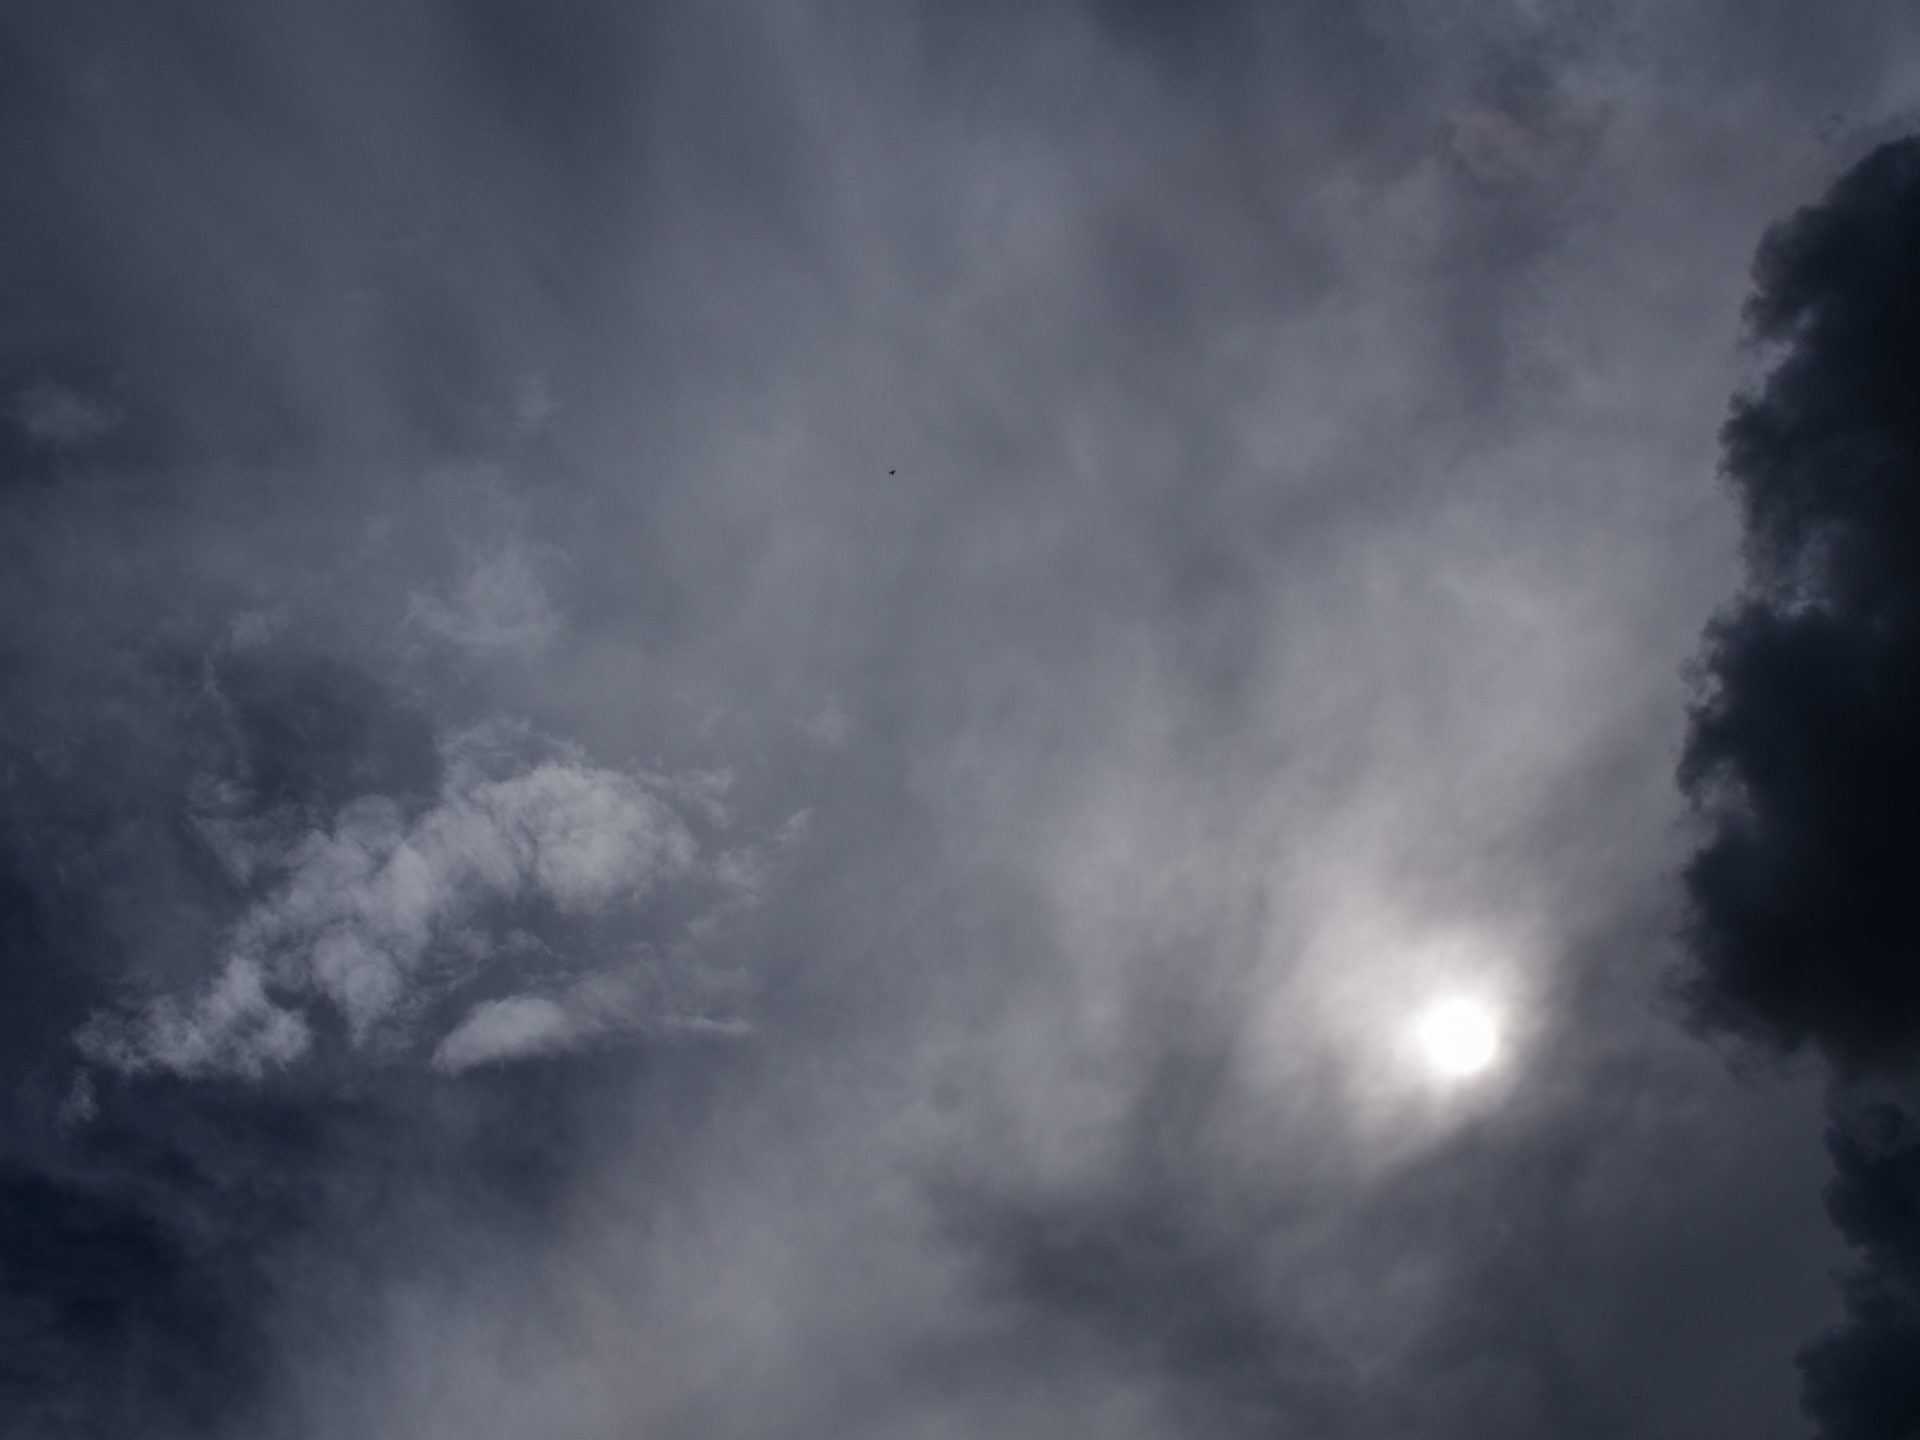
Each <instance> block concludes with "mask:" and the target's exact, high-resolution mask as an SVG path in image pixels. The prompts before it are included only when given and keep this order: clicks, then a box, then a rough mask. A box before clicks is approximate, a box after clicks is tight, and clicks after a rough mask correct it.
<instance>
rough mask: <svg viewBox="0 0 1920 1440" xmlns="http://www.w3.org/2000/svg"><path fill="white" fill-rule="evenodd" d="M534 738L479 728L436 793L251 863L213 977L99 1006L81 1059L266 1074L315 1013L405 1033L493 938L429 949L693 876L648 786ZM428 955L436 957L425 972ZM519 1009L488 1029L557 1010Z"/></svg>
mask: <svg viewBox="0 0 1920 1440" xmlns="http://www.w3.org/2000/svg"><path fill="white" fill-rule="evenodd" d="M527 748H528V747H527V737H526V736H524V735H523V734H518V733H516V732H512V731H505V732H503V731H501V730H500V729H498V728H497V727H496V728H490V729H483V730H479V731H474V732H469V733H468V734H465V735H463V736H460V737H457V738H456V739H455V740H454V741H452V742H451V743H450V744H449V745H448V747H447V766H446V775H445V779H444V781H443V784H442V786H441V789H440V793H439V795H438V796H437V797H436V798H435V799H434V801H433V803H431V804H430V805H428V806H426V807H425V808H424V809H422V810H420V811H419V812H418V813H416V814H411V815H409V814H408V813H406V811H405V809H404V808H403V807H402V805H400V804H399V803H397V802H396V801H394V800H391V799H388V798H386V797H382V796H366V797H362V798H360V799H357V800H354V801H352V802H350V803H349V804H347V805H346V806H344V807H343V808H342V809H341V810H340V811H339V813H338V814H337V815H336V816H335V817H334V819H333V821H332V823H331V824H329V825H327V826H325V827H323V828H320V829H315V830H313V831H310V832H307V833H305V834H301V835H298V836H294V837H291V838H289V839H287V840H286V841H284V842H283V843H282V845H281V846H280V848H279V851H278V853H277V854H275V855H273V856H271V857H268V858H267V859H265V860H264V861H262V860H259V859H256V860H255V862H254V864H255V866H257V867H258V868H262V869H266V870H268V871H270V872H272V873H273V875H274V877H275V878H274V879H273V881H272V882H271V883H270V884H269V885H268V886H267V887H266V889H265V893H264V894H263V895H262V896H261V897H260V898H259V899H258V900H257V901H255V902H254V903H253V904H252V905H251V906H250V907H249V908H248V910H247V912H246V913H245V914H244V915H243V916H242V917H241V919H240V920H239V921H238V922H237V923H236V924H235V925H234V926H233V927H232V931H231V933H230V935H229V938H228V942H227V948H226V950H225V953H224V955H223V957H222V960H221V963H220V968H219V973H218V976H217V978H216V979H215V980H214V981H213V982H212V983H211V984H210V985H209V986H207V987H206V988H205V989H204V990H203V991H202V992H200V993H199V994H198V995H197V996H194V997H191V998H186V999H182V998H180V997H177V996H163V997H161V998H159V999H156V1000H154V1001H152V1002H150V1003H148V1004H146V1005H144V1006H141V1007H139V1008H137V1009H135V1010H134V1011H132V1012H131V1013H119V1014H115V1013H102V1014H98V1015H96V1016H95V1017H94V1018H93V1019H92V1020H90V1021H89V1022H88V1024H87V1025H86V1027H85V1028H84V1029H83V1030H82V1031H81V1034H80V1037H79V1044H80V1049H81V1051H82V1053H83V1054H85V1055H86V1056H87V1057H88V1058H89V1059H91V1060H93V1061H95V1062H96V1063H99V1064H102V1065H106V1066H109V1067H111V1068H113V1069H115V1070H119V1071H122V1072H125V1073H129V1074H140V1073H145V1072H150V1071H164V1072H169V1073H174V1074H180V1075H196V1076H197V1075H209V1074H221V1073H226V1074H245V1075H256V1074H259V1073H260V1072H261V1071H263V1070H265V1069H267V1068H269V1067H274V1066H282V1065H286V1064H288V1063H290V1062H292V1061H293V1060H296V1059H298V1058H300V1057H301V1056H302V1055H303V1054H305V1053H306V1052H307V1050H308V1049H309V1047H310V1045H311V1043H312V1031H311V1028H310V1025H309V1023H308V1019H307V1018H306V1017H307V1013H308V1011H309V1010H310V1009H311V1008H312V1007H313V1006H315V1005H319V1006H322V1007H324V1008H326V1009H328V1010H330V1011H331V1012H332V1013H333V1014H334V1015H335V1016H336V1017H338V1019H339V1020H341V1021H343V1022H344V1024H345V1026H346V1031H347V1036H348V1039H349V1042H350V1043H351V1044H352V1045H353V1046H354V1047H355V1048H364V1047H365V1046H367V1045H368V1044H369V1043H371V1042H372V1041H374V1040H375V1039H376V1038H377V1037H380V1036H381V1035H382V1034H383V1033H384V1032H385V1031H386V1030H387V1029H388V1028H389V1027H390V1026H392V1025H396V1024H397V1025H401V1026H403V1027H404V1024H405V1022H406V1021H407V1019H408V1018H409V1015H410V1010H411V1008H412V1007H413V1005H415V1004H416V1003H417V1002H418V1000H419V999H420V998H421V997H420V996H419V995H417V994H416V993H415V992H416V990H417V989H418V987H420V986H421V985H422V984H423V983H432V984H435V985H439V986H442V987H444V986H446V985H448V984H449V983H452V982H454V981H458V980H460V979H464V978H467V977H466V975H465V974H464V973H462V972H466V971H471V970H473V969H476V968H478V967H479V966H480V965H482V964H484V962H485V960H486V959H487V958H488V957H489V956H490V954H491V953H492V952H493V951H494V950H495V949H496V948H497V947H498V943H499V942H498V940H497V939H483V940H482V941H481V942H480V944H479V947H478V948H479V954H478V956H477V957H474V956H472V955H471V953H470V954H469V956H468V957H467V958H465V959H459V960H449V958H448V957H446V956H444V955H441V956H436V951H437V950H439V949H444V948H445V947H446V946H447V944H448V942H450V941H451V940H453V939H455V938H457V937H458V936H459V935H460V932H462V931H465V930H469V929H471V928H472V927H474V926H479V927H481V928H482V930H485V929H486V928H487V926H488V925H489V923H490V922H489V918H488V917H489V915H490V914H491V915H496V916H497V915H498V914H500V913H503V912H502V910H501V907H507V906H524V905H527V904H530V903H534V904H543V905H545V906H546V907H548V908H550V909H551V910H552V911H554V912H557V913H558V914H559V915H560V916H562V917H585V916H591V915H593V914H596V913H599V912H603V911H606V910H609V909H613V908H616V907H632V906H635V905H637V904H639V903H640V902H642V901H643V900H645V899H647V898H648V897H649V896H651V895H652V894H654V893H655V892H656V891H658V890H659V889H660V888H661V887H663V886H665V885H668V884H671V883H672V882H675V881H678V880H684V879H687V878H689V877H691V876H692V875H694V873H695V871H696V869H697V866H698V863H699V858H700V853H699V847H698V845H697V844H696V842H695V839H694V837H693V834H692V832H691V831H690V830H689V829H688V827H687V824H686V822H685V821H684V820H683V819H682V818H681V817H680V815H679V814H678V813H677V812H676V811H675V810H674V808H673V807H672V805H671V804H670V803H669V802H668V801H667V799H666V798H665V797H664V795H663V794H662V793H661V790H660V788H659V787H658V786H657V785H656V784H655V783H654V782H652V781H651V780H650V779H648V778H646V777H642V776H637V775H632V774H627V773H623V772H619V771H613V770H607V769H603V768H600V767H597V766H594V765H592V764H590V763H588V762H587V761H586V760H585V759H584V758H583V757H582V756H580V755H579V754H578V753H577V752H574V751H571V750H568V749H566V748H565V747H551V746H549V747H546V753H544V754H536V755H532V756H529V755H527V754H525V753H524V752H525V751H526V749H527ZM491 923H492V924H493V925H495V926H496V927H498V926H499V925H500V923H501V922H500V921H499V920H498V919H495V920H493V921H492V922H491ZM466 948H467V950H468V951H469V952H471V951H472V950H473V948H474V947H473V944H472V942H471V940H469V941H468V942H467V946H466ZM430 958H438V959H439V960H440V961H441V963H440V964H439V965H438V966H436V967H434V968H435V974H434V975H432V976H427V975H424V974H423V971H425V970H426V969H427V968H428V962H429V960H430ZM449 965H452V966H453V970H452V973H451V975H449V974H448V973H447V971H448V967H449ZM526 1003H527V1004H528V1005H531V1006H535V1007H536V1008H534V1009H531V1010H523V1011H521V1012H515V1011H512V1010H508V1011H505V1012H502V1015H503V1017H504V1018H501V1017H496V1019H495V1020H493V1021H491V1022H488V1024H490V1025H491V1026H492V1028H491V1029H487V1030H486V1031H485V1033H487V1034H492V1035H503V1034H505V1033H507V1030H508V1029H515V1027H517V1029H515V1033H520V1034H523V1035H524V1034H531V1033H532V1028H530V1027H533V1028H537V1026H538V1023H539V1019H540V1017H541V1015H543V1014H544V1013H545V1012H544V1011H541V1010H539V1009H538V1008H537V1006H538V1005H539V1004H546V1003H548V1002H534V1001H528V1002H526ZM503 1026H504V1027H506V1028H505V1029H503V1028H502V1027H503ZM483 1028H484V1027H483ZM549 1030H550V1031H551V1027H549ZM462 1043H463V1044H474V1043H479V1042H477V1041H473V1042H462ZM455 1050H456V1053H465V1052H464V1051H462V1050H461V1049H460V1047H459V1046H456V1047H455Z"/></svg>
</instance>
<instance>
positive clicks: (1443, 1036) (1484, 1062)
mask: <svg viewBox="0 0 1920 1440" xmlns="http://www.w3.org/2000/svg"><path fill="white" fill-rule="evenodd" d="M1415 1033H1416V1035H1417V1038H1418V1039H1419V1042H1420V1052H1421V1054H1423V1055H1424V1056H1425V1057H1426V1060H1427V1064H1429V1065H1430V1066H1432V1067H1433V1069H1434V1070H1435V1071H1436V1072H1438V1073H1439V1074H1441V1075H1445V1076H1448V1077H1453V1076H1465V1075H1473V1074H1476V1073H1478V1072H1479V1071H1482V1070H1484V1069H1486V1068H1487V1067H1488V1066H1489V1065H1491V1064H1492V1063H1493V1062H1494V1059H1495V1058H1496V1057H1497V1056H1498V1055H1499V1053H1500V1024H1499V1021H1498V1020H1497V1019H1496V1018H1495V1016H1494V1013H1493V1011H1492V1010H1490V1009H1488V1008H1487V1006H1485V1005H1483V1004H1482V1003H1481V1002H1480V1001H1478V1000H1471V999H1467V998H1465V997H1455V998H1453V999H1449V1000H1442V1001H1439V1002H1438V1003H1437V1004H1435V1005H1433V1006H1432V1007H1431V1008H1429V1009H1428V1010H1427V1011H1426V1012H1425V1013H1424V1014H1423V1015H1421V1017H1420V1019H1419V1022H1418V1024H1417V1026H1416V1032H1415Z"/></svg>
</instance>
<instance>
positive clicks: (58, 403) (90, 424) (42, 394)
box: [7, 380, 120, 451]
mask: <svg viewBox="0 0 1920 1440" xmlns="http://www.w3.org/2000/svg"><path fill="white" fill-rule="evenodd" d="M7 413H8V416H9V418H11V419H12V421H13V423H14V424H15V425H17V426H19V428H20V431H21V433H22V434H23V435H24V436H25V437H26V439H27V442H28V443H29V444H31V445H35V446H39V447H44V448H45V449H48V450H56V451H67V450H80V449H84V448H85V447H86V446H87V445H90V444H92V443H93V442H94V441H96V440H101V439H104V438H105V437H106V436H108V435H110V434H112V433H113V431H114V429H115V427H116V426H118V425H119V424H120V414H119V412H118V411H117V410H115V409H114V408H113V407H112V406H110V405H107V404H104V403H102V402H100V401H97V400H90V399H88V398H87V397H86V396H85V395H82V394H81V393H79V392H78V391H77V390H72V389H69V388H68V387H67V386H65V385H60V384H57V383H55V382H54V381H51V380H43V381H40V382H39V383H38V384H35V385H29V386H28V387H27V388H26V389H24V390H21V391H19V392H18V393H17V394H15V395H14V397H13V399H12V401H11V402H10V403H9V404H8V406H7Z"/></svg>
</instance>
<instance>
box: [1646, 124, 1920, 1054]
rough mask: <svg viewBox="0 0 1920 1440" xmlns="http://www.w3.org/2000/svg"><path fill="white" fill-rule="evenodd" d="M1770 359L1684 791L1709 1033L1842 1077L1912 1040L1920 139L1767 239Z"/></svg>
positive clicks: (1916, 1039) (1761, 317) (1737, 423)
mask: <svg viewBox="0 0 1920 1440" xmlns="http://www.w3.org/2000/svg"><path fill="white" fill-rule="evenodd" d="M1755 277H1756V281H1757V287H1758V288H1757V293H1756V294H1755V296H1754V298H1753V300H1752V301H1751V302H1750V304H1749V307H1748V314H1749V317H1750V319H1751V321H1752V324H1753V327H1754V330H1755V334H1756V337H1757V338H1758V340H1759V341H1760V342H1761V343H1762V344H1763V345H1767V346H1771V347H1773V348H1774V351H1775V355H1774V364H1773V368H1772V370H1771V372H1770V374H1769V375H1768V376H1767V378H1766V380H1765V382H1764V384H1763V385H1762V386H1761V387H1760V388H1759V389H1758V390H1757V391H1756V392H1754V393H1752V394H1749V395H1746V396H1744V397H1742V398H1741V400H1740V401H1739V402H1738V404H1737V405H1736V406H1735V410H1734V414H1733V417H1732V418H1731V419H1730V420H1729V421H1728V423H1727V426H1726V429H1725V433H1724V441H1725V447H1726V448H1725V467H1726V473H1727V475H1728V477H1729V479H1730V480H1731V481H1732V483H1733V486H1734V488H1735V490H1736V492H1737V493H1738V495H1739V498H1740V501H1741V505H1742V508H1743V512H1744V515H1745V519H1746V531H1747V545H1748V553H1749V560H1750V565H1749V588H1748V593H1747V594H1746V595H1745V596H1744V597H1743V598H1742V599H1741V600H1740V602H1739V603H1738V604H1736V605H1735V606H1734V607H1733V608H1732V609H1730V610H1728V611H1727V612H1725V613H1724V614H1722V615H1721V617H1720V618H1719V619H1718V620H1717V621H1716V623H1715V624H1714V627H1713V629H1712V631H1711V632H1710V634H1709V637H1708V643H1707V648H1706V653H1705V655H1704V657H1703V661H1702V676H1703V691H1702V694H1701V697H1700V699H1699V702H1698V704H1697V706H1696V708H1695V710H1694V713H1693V717H1692V724H1691V729H1690V731H1689V734H1688V737H1687V743H1686V749H1685V754H1684V758H1683V761H1682V765H1681V782H1682V784H1683V786H1684V787H1685V788H1686V790H1687V792H1688V793H1689V794H1690V795H1691V796H1692V797H1693V799H1694V801H1695V803H1696V805H1697V806H1698V807H1699V809H1700V810H1701V812H1702V813H1703V815H1704V817H1705V819H1706V822H1707V827H1708V834H1707V838H1706V840H1705V843H1703V844H1702V845H1701V847H1700V848H1699V850H1698V851H1697V853H1696V854H1695V855H1694V857H1693V860H1692V862H1691V863H1690V864H1689V866H1688V868H1687V872H1686V884H1687V898H1688V902H1689V920H1688V931H1687V936H1688V942H1689V950H1690V955H1691V958H1692V963H1693V967H1694V968H1693V970H1692V972H1691V975H1690V978H1689V979H1688V981H1687V990H1688V994H1689V996H1690V997H1691V999H1692V1001H1693V1003H1694V1006H1695V1009H1696V1012H1697V1013H1698V1015H1699V1016H1700V1018H1701V1019H1702V1020H1704V1021H1706V1022H1709V1023H1712V1024H1715V1025H1719V1026H1724V1027H1727V1028H1730V1029H1733V1030H1737V1031H1741V1032H1744V1033H1749V1034H1753V1035H1756V1036H1759V1037H1763V1038H1765V1039H1767V1040H1770V1041H1773V1042H1775V1043H1777V1044H1780V1045H1782V1046H1785V1047H1788V1048H1792V1047H1794V1046H1797V1045H1800V1044H1803V1043H1807V1042H1812V1043H1814V1044H1816V1045H1818V1046H1819V1047H1820V1048H1821V1049H1822V1050H1823V1051H1825V1052H1826V1053H1827V1054H1828V1055H1829V1056H1831V1057H1832V1058H1833V1059H1834V1060H1836V1061H1837V1062H1839V1063H1840V1064H1842V1065H1843V1066H1849V1067H1851V1066H1862V1065H1873V1064H1876V1063H1898V1062H1899V1061H1900V1060H1901V1059H1903V1058H1904V1057H1907V1056H1911V1055H1912V1054H1913V1053H1914V1052H1915V1048H1916V1044H1917V1043H1920V897H1917V896H1916V892H1915V890H1914V887H1913V885H1912V883H1911V881H1912V877H1913V875H1914V874H1915V873H1920V823H1916V818H1915V817H1916V816H1920V743H1916V739H1915V737H1916V736H1920V407H1916V406H1915V405H1914V404H1913V403H1912V396H1911V394H1910V390H1911V385H1910V377H1911V376H1912V375H1913V374H1914V373H1915V371H1916V369H1920V141H1914V140H1904V141H1899V142H1896V143H1893V144H1889V145H1886V146H1883V147H1882V148H1880V149H1879V150H1876V151H1875V152H1873V154H1871V155H1870V156H1868V157H1867V158H1866V159H1865V160H1863V161H1862V162H1860V164H1858V165H1857V166H1856V167H1855V168H1854V169H1853V170H1852V171H1850V172H1849V173H1848V174H1847V175H1846V176H1845V177H1844V178H1843V179H1841V181H1840V182H1839V183H1838V184H1837V185H1836V186H1835V187H1834V189H1833V191H1832V193H1831V194H1830V195H1829V196H1828V197H1827V198H1826V200H1825V201H1824V202H1823V203H1822V204H1820V205H1818V206H1815V207H1812V208H1810V209H1807V210H1803V211H1802V212H1800V213H1799V214H1798V215H1796V216H1794V217H1793V218H1792V219H1791V220H1789V221H1787V222H1786V223H1785V224H1783V225H1781V226H1780V227H1778V228H1777V229H1775V230H1774V231H1773V232H1772V233H1771V234H1769V235H1768V237H1767V239H1766V242H1765V243H1764V245H1763V246H1762V247H1761V250H1760V255H1759V259H1758V261H1757V262H1756V265H1755Z"/></svg>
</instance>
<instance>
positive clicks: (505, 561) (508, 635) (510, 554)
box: [407, 543, 561, 656]
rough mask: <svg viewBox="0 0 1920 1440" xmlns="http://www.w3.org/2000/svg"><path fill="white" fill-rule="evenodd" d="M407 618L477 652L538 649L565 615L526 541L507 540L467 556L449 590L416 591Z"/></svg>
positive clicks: (522, 652) (519, 652)
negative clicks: (443, 592)
mask: <svg viewBox="0 0 1920 1440" xmlns="http://www.w3.org/2000/svg"><path fill="white" fill-rule="evenodd" d="M407 618H408V619H409V620H410V621H411V622H412V623H413V624H415V625H417V626H419V627H420V628H421V629H423V630H425V631H426V632H428V633H429V634H432V635H436V636H438V637H439V638H441V639H443V640H445V641H447V642H448V643H450V644H453V645H456V646H459V647H460V648H461V649H463V650H468V651H471V652H474V653H476V654H482V655H484V654H517V655H523V656H525V655H533V654H537V653H538V652H540V651H541V650H544V649H545V648H546V647H547V646H548V645H550V644H551V643H552V642H553V639H554V637H555V636H556V635H558V634H559V633H560V623H561V616H560V612H559V610H558V608H557V607H556V606H555V605H554V603H553V600H552V599H551V598H550V597H549V595H548V594H547V589H546V587H545V585H543V584H542V583H541V580H540V575H539V572H538V570H537V569H536V568H535V566H534V561H533V557H532V555H531V554H530V553H529V552H528V550H527V547H526V546H524V545H520V544H511V543H510V544H504V545H500V546H497V547H495V548H493V549H490V550H484V551H479V552H477V553H474V554H472V555H470V556H469V557H468V562H467V572H466V576H465V578H464V579H463V580H462V581H461V582H460V584H459V585H458V586H456V587H455V588H454V590H453V591H452V592H451V593H450V594H446V595H435V594H430V593H426V592H420V593H416V594H415V595H414V596H413V599H412V601H411V604H410V606H409V609H408V612H407Z"/></svg>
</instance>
